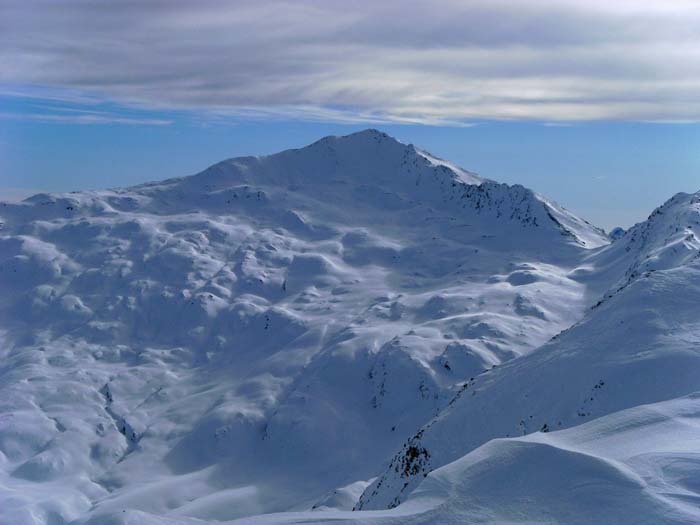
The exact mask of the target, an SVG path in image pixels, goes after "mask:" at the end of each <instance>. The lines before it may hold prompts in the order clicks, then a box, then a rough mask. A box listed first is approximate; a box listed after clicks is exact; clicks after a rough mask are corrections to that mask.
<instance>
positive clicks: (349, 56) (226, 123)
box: [0, 0, 700, 229]
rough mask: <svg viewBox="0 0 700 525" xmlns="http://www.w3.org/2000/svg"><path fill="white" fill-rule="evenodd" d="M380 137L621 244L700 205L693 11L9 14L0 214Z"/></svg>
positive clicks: (421, 7)
mask: <svg viewBox="0 0 700 525" xmlns="http://www.w3.org/2000/svg"><path fill="white" fill-rule="evenodd" d="M367 127H373V128H378V129H381V130H382V131H385V132H387V133H389V134H390V135H392V136H394V137H396V138H398V139H399V140H401V141H403V142H407V143H414V144H416V145H417V146H420V147H422V148H424V149H427V150H428V151H430V152H432V153H433V154H435V155H438V156H440V157H443V158H445V159H449V160H451V161H453V162H455V163H457V164H460V165H461V166H463V167H464V168H466V169H468V170H470V171H475V172H477V173H479V174H481V175H483V176H485V177H487V178H490V179H495V180H498V181H502V182H507V183H512V184H515V183H519V184H523V185H524V186H527V187H530V188H532V189H534V190H536V191H538V192H540V193H542V194H544V195H546V196H548V197H550V198H552V199H554V200H556V201H557V202H559V203H560V204H561V205H563V206H564V207H566V208H568V209H570V210H572V211H573V212H575V213H577V214H579V215H581V216H582V217H584V218H586V219H587V220H589V221H591V222H593V223H594V224H597V225H599V226H601V227H604V228H606V229H610V228H612V227H614V226H616V225H622V226H623V227H628V226H630V225H631V224H633V223H635V222H638V221H641V220H644V219H645V218H646V216H647V215H648V214H649V213H650V212H651V211H652V209H653V208H655V207H656V206H658V205H660V204H661V203H662V202H663V201H664V200H666V199H667V198H669V197H671V196H672V195H673V194H675V193H677V192H679V191H685V192H695V191H698V190H700V2H696V1H691V0H688V1H686V0H645V1H643V2H642V1H628V0H616V1H615V2H611V1H609V0H605V1H600V0H587V1H585V2H584V1H583V0H556V1H555V0H517V1H505V0H466V1H464V0H460V1H456V0H455V1H450V0H444V1H430V2H418V1H413V0H403V1H393V0H386V1H383V2H376V1H372V2H369V1H367V0H363V1H359V0H358V1H353V0H346V1H343V2H340V1H335V0H324V1H320V0H319V1H315V0H307V1H303V0H298V1H278V0H271V1H263V0H255V1H247V0H237V1H228V2H223V1H213V0H200V1H198V2H190V1H185V0H182V1H180V0H170V1H138V2H136V1H120V0H114V1H111V0H81V1H77V0H65V1H62V2H55V1H49V0H46V1H44V0H37V1H33V0H31V1H28V0H20V1H15V0H0V200H1V199H6V200H12V199H18V198H21V197H24V196H27V195H29V194H31V193H34V192H38V191H68V190H77V189H92V188H105V187H115V186H120V187H123V186H128V185H131V184H135V183H139V182H144V181H148V180H157V179H162V178H167V177H173V176H180V175H188V174H192V173H196V172H198V171H200V170H202V169H204V168H205V167H207V166H208V165H210V164H212V163H214V162H217V161H219V160H222V159H224V158H228V157H233V156H237V155H249V154H252V155H260V154H268V153H274V152H276V151H280V150H282V149H286V148H291V147H300V146H303V145H305V144H308V143H310V142H313V141H315V140H316V139H318V138H320V137H322V136H325V135H329V134H333V135H339V134H346V133H350V132H353V131H357V130H359V129H364V128H367Z"/></svg>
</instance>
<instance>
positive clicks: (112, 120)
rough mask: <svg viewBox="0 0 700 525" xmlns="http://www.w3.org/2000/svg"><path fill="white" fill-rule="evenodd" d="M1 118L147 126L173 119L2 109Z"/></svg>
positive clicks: (168, 121) (169, 122) (62, 122)
mask: <svg viewBox="0 0 700 525" xmlns="http://www.w3.org/2000/svg"><path fill="white" fill-rule="evenodd" d="M0 119H12V120H32V121H35V122H47V123H56V124H130V125H147V126H167V125H169V124H172V121H171V120H165V119H153V118H148V119H147V118H133V117H121V116H119V115H99V114H97V115H96V114H78V115H76V114H68V115H56V114H53V113H12V112H2V111H0Z"/></svg>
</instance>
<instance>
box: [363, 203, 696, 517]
mask: <svg viewBox="0 0 700 525" xmlns="http://www.w3.org/2000/svg"><path fill="white" fill-rule="evenodd" d="M698 202H699V199H698V195H685V194H681V195H678V196H676V197H674V198H673V199H671V200H670V201H669V202H668V203H666V204H665V205H664V206H662V207H661V208H659V209H658V210H657V211H655V212H654V213H653V214H652V215H651V216H650V218H649V220H648V221H647V222H645V223H643V224H640V225H637V226H635V227H634V228H632V229H631V230H630V231H629V232H627V234H626V235H625V236H624V237H623V238H622V239H620V240H619V241H617V242H616V243H615V244H613V245H612V246H610V247H609V248H607V249H605V250H602V251H599V252H596V253H594V254H592V256H591V258H589V259H588V260H587V261H586V263H585V266H586V272H584V273H585V274H586V275H588V277H587V279H589V280H590V279H592V277H590V276H591V275H599V276H600V275H602V276H604V277H606V278H610V277H611V276H612V277H613V278H611V279H610V280H609V281H608V282H610V283H617V284H615V285H614V286H613V288H612V289H611V291H610V292H609V293H607V294H606V296H605V300H604V301H600V302H599V303H597V304H596V305H595V306H594V307H593V308H592V309H591V311H590V312H589V313H588V315H587V316H586V317H585V318H584V319H583V320H582V321H580V322H579V323H577V324H576V325H574V326H573V327H571V328H570V329H568V330H566V331H564V332H563V333H561V334H559V335H558V336H556V337H555V338H553V339H552V340H551V341H550V342H548V343H547V344H545V345H543V346H542V347H540V348H538V349H537V350H536V351H535V352H533V353H531V354H529V355H527V356H525V357H523V358H521V359H517V360H514V361H511V362H510V363H506V364H505V365H503V366H501V367H498V368H497V369H493V370H489V371H486V372H484V373H482V374H481V375H479V376H477V377H475V378H474V379H473V380H471V381H468V382H465V384H464V385H463V387H462V390H461V391H460V392H459V393H458V394H457V396H455V398H454V399H453V400H451V401H450V403H449V405H448V407H447V408H446V409H444V410H443V411H442V412H441V413H440V414H439V415H438V416H437V417H436V418H435V419H433V420H432V421H431V422H430V423H428V424H427V425H425V426H424V427H422V428H421V429H420V430H419V431H418V432H417V433H416V434H415V435H414V436H413V437H412V438H410V439H409V440H407V441H406V442H405V443H404V445H403V447H402V448H401V449H400V451H399V452H397V453H396V455H395V456H394V457H393V459H392V461H391V464H390V466H389V467H388V468H387V469H386V470H385V472H384V473H383V474H382V475H381V476H379V477H378V478H377V480H375V482H374V483H373V484H372V485H370V486H369V487H368V488H367V490H365V492H364V494H363V496H362V498H361V500H360V502H359V504H358V507H359V508H363V509H380V508H387V507H393V506H396V505H398V504H399V503H401V502H402V501H404V500H405V498H406V497H407V496H408V494H410V493H411V491H412V490H413V489H414V488H415V487H417V486H418V485H419V483H420V482H421V481H422V479H423V478H424V477H425V476H426V475H427V474H428V473H429V472H430V471H431V470H433V469H435V468H438V467H440V466H442V465H445V464H447V463H450V462H452V461H455V460H457V459H458V458H459V457H460V456H463V455H464V454H466V453H468V452H470V451H472V450H474V449H475V448H477V447H479V446H480V445H482V444H484V443H486V442H487V441H489V440H491V439H494V438H504V437H512V436H517V435H525V434H530V433H532V432H537V431H541V432H548V431H551V430H558V429H562V428H568V427H574V426H576V425H578V424H580V423H582V422H585V421H588V420H590V419H592V418H596V417H600V416H603V415H606V414H610V413H612V412H615V411H619V410H623V409H627V408H630V407H635V406H637V405H640V404H645V403H654V402H659V401H665V400H668V399H672V398H676V397H679V396H685V395H688V394H691V393H693V392H696V391H698V390H700V379H699V378H698V375H697V374H696V373H695V371H696V370H697V369H698V367H700V354H699V353H698V343H700V339H699V338H698V336H697V334H698V333H699V332H698V330H699V329H700V321H699V320H698V316H697V304H698V298H699V297H700V287H699V285H698V283H700V259H699V258H698V255H697V254H698V248H699V247H700V245H698V244H697V241H696V239H697V238H696V237H695V234H696V232H697V226H698V224H700V222H699V221H698V219H699V218H700V208H699V207H698ZM591 267H593V268H594V269H595V268H599V269H600V273H596V272H595V271H594V270H591ZM573 274H576V275H581V272H580V271H579V270H577V271H575V272H573ZM599 278H600V277H599ZM620 283H621V284H620ZM499 453H500V452H499ZM531 519H533V520H537V519H539V518H537V516H536V515H533V516H532V517H531Z"/></svg>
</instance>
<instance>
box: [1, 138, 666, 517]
mask: <svg viewBox="0 0 700 525" xmlns="http://www.w3.org/2000/svg"><path fill="white" fill-rule="evenodd" d="M0 223H1V224H2V227H1V229H0V292H2V293H0V357H1V358H2V360H1V361H0V522H1V523H4V522H9V523H16V524H25V523H39V524H49V523H50V524H52V525H55V524H61V523H69V522H71V521H74V520H79V521H81V522H83V521H90V520H91V519H92V518H93V517H94V519H95V520H96V521H93V522H94V523H108V522H109V521H100V520H101V519H102V518H99V516H107V515H112V516H113V518H109V519H113V520H115V521H114V522H115V523H120V521H119V520H122V517H120V516H121V515H122V514H123V515H124V516H125V517H124V518H123V519H132V521H136V522H139V521H140V520H141V519H142V518H143V520H146V517H148V516H161V517H163V519H164V520H166V521H164V522H167V519H171V520H175V519H180V518H182V519H183V520H188V519H189V518H202V519H207V520H215V519H233V518H236V517H240V516H247V515H253V514H260V513H263V512H272V511H282V510H290V509H304V508H311V507H313V506H314V505H315V506H317V507H319V508H320V507H324V508H328V507H331V506H336V507H338V508H341V507H345V508H347V507H348V506H349V501H350V500H352V499H355V500H356V498H357V496H358V495H359V494H360V492H362V490H363V489H364V488H365V487H368V486H369V487H370V488H368V490H370V491H374V490H375V489H376V483H378V482H375V484H373V485H370V482H371V481H372V479H373V478H374V477H375V476H377V475H381V476H383V474H382V472H383V471H384V469H385V467H386V466H387V464H388V463H387V461H388V459H390V458H391V456H392V454H394V453H395V452H396V451H397V450H399V449H400V448H401V446H402V443H405V442H407V440H408V439H409V438H411V436H414V435H415V433H416V430H417V429H418V428H421V427H423V426H424V425H425V424H426V423H428V422H429V421H431V420H432V418H434V417H435V416H436V415H438V414H441V415H440V416H439V419H445V420H446V419H447V417H446V414H448V413H449V411H450V410H456V409H457V408H456V407H457V406H458V404H460V403H461V402H462V401H461V400H462V399H466V398H467V397H468V396H470V395H472V394H471V392H472V391H478V390H480V388H481V387H479V386H477V387H475V389H474V390H471V388H472V387H471V385H472V383H473V382H474V381H476V384H477V385H478V384H479V383H480V382H482V381H487V380H488V381H491V382H493V383H494V385H495V384H496V380H495V379H493V380H492V379H490V378H492V377H493V378H496V377H501V374H505V373H506V372H505V371H503V367H502V365H503V363H506V362H509V361H510V362H512V363H513V364H514V365H515V363H517V362H520V361H521V358H520V357H519V356H527V354H529V353H530V352H531V351H532V350H533V349H535V348H537V347H538V346H540V345H542V344H543V343H545V342H546V341H547V340H549V339H550V338H551V337H552V336H553V335H555V334H557V333H558V332H560V331H561V330H563V329H565V328H567V327H570V326H571V325H573V324H574V323H576V322H577V321H579V320H580V319H581V318H582V317H583V315H584V312H585V311H586V308H587V307H589V306H590V305H592V304H595V302H596V301H597V299H598V298H599V297H600V295H601V294H602V292H603V291H604V289H606V288H607V286H605V285H604V284H605V283H607V284H608V285H610V284H611V283H613V282H618V281H621V280H623V277H624V270H625V268H626V267H624V265H623V262H621V261H623V260H626V257H627V255H626V253H627V252H620V253H619V254H618V252H615V254H613V255H606V257H608V258H609V260H608V259H606V261H608V262H607V263H606V264H607V265H608V266H607V267H606V272H607V273H606V277H605V279H596V278H594V277H593V272H594V270H595V268H596V266H595V265H596V264H598V263H597V262H596V261H598V259H596V257H603V256H602V255H599V252H601V250H603V252H604V253H608V252H607V251H605V249H604V248H603V247H604V246H606V245H607V243H608V242H609V241H608V239H607V237H606V236H605V235H604V233H603V232H601V231H599V230H597V229H596V228H594V227H592V226H590V225H588V224H587V223H585V221H582V220H581V219H578V218H576V217H574V216H573V215H571V214H569V213H568V212H566V211H565V210H564V209H562V208H560V207H558V206H557V205H555V204H553V203H551V202H549V201H547V200H546V199H544V198H543V197H541V196H539V195H537V194H535V193H533V192H531V191H530V190H527V189H526V188H523V187H521V186H508V185H505V184H498V183H496V182H493V181H488V180H485V179H481V178H479V177H477V176H476V175H474V174H471V173H469V172H467V171H464V170H461V169H459V168H456V167H455V166H453V165H451V164H449V163H446V162H445V161H441V160H439V159H437V158H435V157H433V156H430V155H429V154H426V153H424V152H422V151H420V150H418V149H416V148H414V147H413V146H407V145H403V144H401V143H399V142H397V141H395V140H393V139H391V138H390V137H388V136H386V135H384V134H382V133H379V132H376V131H372V130H369V131H366V132H361V133H358V134H355V135H350V136H348V137H329V138H326V139H322V140H320V141H318V142H316V143H314V144H312V145H311V146H308V147H306V148H302V149H299V150H290V151H286V152H282V153H280V154H277V155H272V156H268V157H244V158H238V159H231V160H228V161H224V162H222V163H219V164H217V165H215V166H212V167H211V168H209V169H207V170H205V171H204V172H202V173H200V174H198V175H195V176H192V177H187V178H181V179H169V180H165V181H163V182H157V183H151V184H145V185H141V186H138V187H134V188H129V189H124V190H105V191H89V192H78V193H71V194H40V195H36V196H34V197H32V198H30V199H28V200H26V201H24V202H22V203H19V204H9V203H3V204H0ZM629 235H630V232H628V233H627V234H626V235H625V237H623V238H622V239H620V240H618V241H617V242H616V243H615V244H614V245H613V246H614V247H615V249H616V250H618V251H619V248H617V247H618V246H623V244H622V243H624V242H626V241H625V239H626V238H627V237H628V236H629ZM611 249H612V248H611ZM610 253H612V252H610ZM601 260H602V259H601ZM608 281H609V282H608ZM640 282H642V281H640ZM631 286H632V285H630V287H631ZM619 300H622V299H616V298H613V299H611V300H610V303H611V304H613V303H614V301H619ZM650 300H651V299H650ZM604 308H608V306H607V305H603V306H601V307H600V309H601V311H602V309H604ZM613 317H614V316H612V315H611V316H610V318H611V319H612V318H613ZM611 322H612V321H611ZM563 337H564V336H562V338H563ZM541 354H542V352H541V351H540V352H538V355H541ZM514 357H518V359H517V360H513V361H511V360H512V358H514ZM524 359H528V358H527V357H526V358H523V362H526V361H524ZM538 359H539V358H538ZM494 366H497V368H493V367H494ZM523 366H525V365H523ZM516 369H518V367H516V366H513V370H516ZM489 370H490V371H489ZM594 375H595V374H594ZM524 376H525V374H524V373H523V377H524ZM584 376H585V374H584V375H582V377H584ZM503 377H505V375H504V376H503ZM529 377H530V378H531V381H535V380H533V379H532V375H530V376H529ZM585 377H586V378H587V380H588V379H590V378H588V377H587V376H585ZM472 378H474V379H472ZM599 379H603V380H605V378H602V377H601V378H597V377H596V380H595V382H593V383H592V384H591V385H588V383H586V388H588V389H590V388H593V387H594V385H595V384H597V383H596V382H597V381H598V380H599ZM465 381H466V382H469V384H470V390H468V392H467V391H465V392H466V394H462V395H460V397H459V399H458V401H455V402H453V403H452V404H453V407H452V408H450V409H448V411H445V410H444V409H445V407H446V406H447V405H448V404H449V403H450V402H451V400H453V399H454V397H455V395H456V394H457V392H458V391H459V390H460V389H461V388H462V385H463V384H464V382H465ZM581 381H583V379H581ZM494 388H495V387H494ZM606 388H607V386H606ZM669 395H670V394H669ZM650 400H654V399H650ZM518 406H519V405H517V404H515V405H513V410H516V409H517V407H518ZM617 406H618V405H615V407H617ZM615 407H613V406H612V405H611V408H610V410H612V409H613V408H615ZM619 408H623V406H622V404H620V406H619ZM603 412H605V410H602V409H601V413H603ZM506 414H508V412H507V413H506ZM595 414H596V415H597V414H598V413H597V412H595ZM481 417H484V416H481ZM534 417H535V416H534V414H533V418H534ZM506 420H507V421H506ZM567 421H568V420H567ZM538 422H539V419H538ZM547 423H549V424H550V425H552V424H556V423H555V422H554V420H551V421H550V420H549V419H548V420H547ZM567 424H568V423H567ZM499 425H500V423H499ZM509 425H511V421H510V419H509V418H507V417H504V423H503V426H502V428H506V427H507V428H508V429H510V426H509ZM533 425H535V423H534V422H528V426H527V429H526V430H527V431H528V432H529V431H531V430H533V429H535V428H534V427H533ZM516 426H517V422H516ZM563 426H564V425H563ZM489 429H490V430H489ZM500 429H501V426H498V425H495V426H493V427H491V426H490V425H486V424H485V423H484V424H483V430H482V431H480V433H479V434H478V436H481V437H470V435H464V436H460V443H459V444H455V446H454V447H453V448H451V449H449V452H447V451H446V452H445V453H444V454H443V453H442V452H436V453H435V454H434V453H433V451H432V450H431V449H430V446H426V447H425V450H428V451H429V452H430V454H431V455H430V458H428V459H426V461H425V465H427V467H426V468H434V467H435V466H437V465H438V463H440V462H447V461H451V460H452V459H456V456H454V455H455V454H458V453H465V452H467V451H468V450H467V448H469V447H471V445H469V446H468V447H466V448H465V447H464V446H462V443H461V440H462V438H464V439H465V440H467V442H468V443H473V446H477V445H478V444H481V443H482V442H483V441H484V440H485V439H487V437H488V436H493V437H496V436H498V435H500V434H499V433H500ZM535 430H536V429H535ZM427 435H428V434H427V432H426V436H427ZM455 439H456V438H455ZM431 446H432V445H431ZM472 448H473V447H472ZM416 450H417V452H416V458H418V457H420V456H421V454H422V452H421V451H422V450H423V449H421V448H416ZM446 450H447V449H446ZM453 452H454V454H453ZM411 454H413V452H411ZM453 456H454V457H453ZM425 465H423V466H421V467H420V468H417V470H416V469H414V466H415V465H414V464H413V463H411V464H410V465H409V471H410V472H413V470H416V473H417V474H416V475H417V476H422V474H418V472H419V471H420V472H421V473H422V472H423V471H424V470H425V469H424V466H425ZM378 479H379V478H378ZM409 485H410V486H409V489H412V488H413V486H414V485H413V476H412V477H411V483H410V484H409ZM387 486H388V485H387ZM365 494H367V492H365ZM387 494H388V493H387ZM396 496H397V494H395V493H392V494H391V498H390V500H391V499H393V498H395V497H396ZM365 499H366V498H365ZM378 501H379V500H378ZM114 516H116V517H114ZM129 516H131V517H130V518H128V517H129ZM139 516H141V517H142V518H139ZM105 519H107V518H105ZM148 519H150V518H148ZM154 519H155V518H154ZM158 519H160V518H158Z"/></svg>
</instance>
